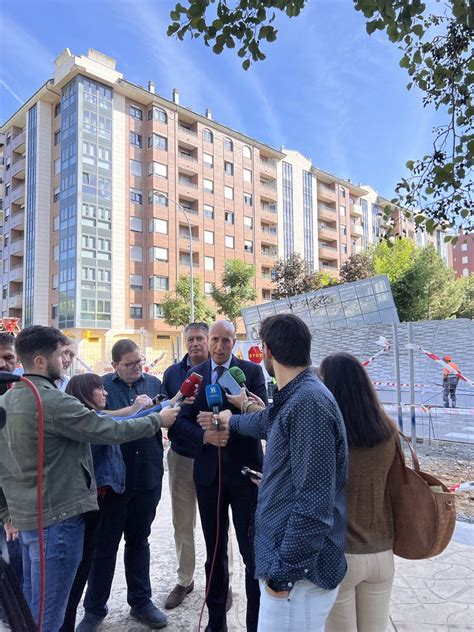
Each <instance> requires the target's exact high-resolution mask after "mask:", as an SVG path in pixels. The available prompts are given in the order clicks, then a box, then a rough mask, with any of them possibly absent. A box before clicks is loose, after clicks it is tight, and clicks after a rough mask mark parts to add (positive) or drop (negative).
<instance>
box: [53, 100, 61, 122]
mask: <svg viewBox="0 0 474 632" xmlns="http://www.w3.org/2000/svg"><path fill="white" fill-rule="evenodd" d="M60 113H61V101H59V103H56V105H55V106H54V118H56V117H57V116H59V115H60Z"/></svg>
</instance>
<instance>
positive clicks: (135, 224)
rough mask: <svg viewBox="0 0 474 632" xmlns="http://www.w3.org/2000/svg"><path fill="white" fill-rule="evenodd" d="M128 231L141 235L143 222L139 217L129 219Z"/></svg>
mask: <svg viewBox="0 0 474 632" xmlns="http://www.w3.org/2000/svg"><path fill="white" fill-rule="evenodd" d="M130 230H133V231H134V232H136V233H143V220H142V218H141V217H131V218H130Z"/></svg>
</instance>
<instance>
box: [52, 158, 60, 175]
mask: <svg viewBox="0 0 474 632" xmlns="http://www.w3.org/2000/svg"><path fill="white" fill-rule="evenodd" d="M60 173H61V158H58V159H57V160H55V161H54V175H55V176H57V175H59V174H60Z"/></svg>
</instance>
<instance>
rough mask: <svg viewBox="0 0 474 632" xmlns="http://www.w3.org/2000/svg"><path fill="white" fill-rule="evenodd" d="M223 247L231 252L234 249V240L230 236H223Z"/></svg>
mask: <svg viewBox="0 0 474 632" xmlns="http://www.w3.org/2000/svg"><path fill="white" fill-rule="evenodd" d="M225 247H226V248H232V250H233V249H234V248H235V239H234V238H233V237H232V235H226V236H225Z"/></svg>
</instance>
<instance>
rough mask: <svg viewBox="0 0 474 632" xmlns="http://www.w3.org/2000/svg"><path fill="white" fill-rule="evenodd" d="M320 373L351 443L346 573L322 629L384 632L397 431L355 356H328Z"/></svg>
mask: <svg viewBox="0 0 474 632" xmlns="http://www.w3.org/2000/svg"><path fill="white" fill-rule="evenodd" d="M320 377H321V379H322V381H323V382H324V384H325V385H326V386H327V388H328V389H329V390H330V391H331V392H332V394H333V395H334V397H335V399H336V402H337V403H338V405H339V408H340V409H341V413H342V416H343V418H344V423H345V427H346V432H347V441H348V444H349V474H348V480H347V487H346V496H347V522H348V525H347V540H346V558H347V575H346V577H345V578H344V580H343V581H342V584H341V586H340V588H339V593H338V596H337V599H336V602H335V604H334V607H333V609H332V611H331V613H330V615H329V617H328V620H327V622H326V632H383V631H384V630H387V627H388V618H389V605H390V595H391V591H392V584H393V577H394V570H395V569H394V562H393V551H392V548H393V519H392V509H391V503H390V497H389V493H388V489H387V478H388V472H389V470H390V468H391V466H392V463H393V461H394V459H395V455H396V451H397V441H398V431H397V428H396V426H395V424H394V423H393V421H392V420H391V419H390V417H389V416H388V415H387V413H386V412H385V411H384V409H383V408H382V406H381V404H380V402H379V400H378V398H377V394H376V392H375V389H374V387H373V386H372V383H371V382H370V380H369V376H368V374H367V372H366V370H365V369H364V367H363V366H362V365H361V363H360V362H359V361H358V360H357V359H356V358H354V357H353V356H351V355H350V354H348V353H335V354H333V355H330V356H328V357H327V358H325V359H324V360H323V361H322V363H321V366H320Z"/></svg>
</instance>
